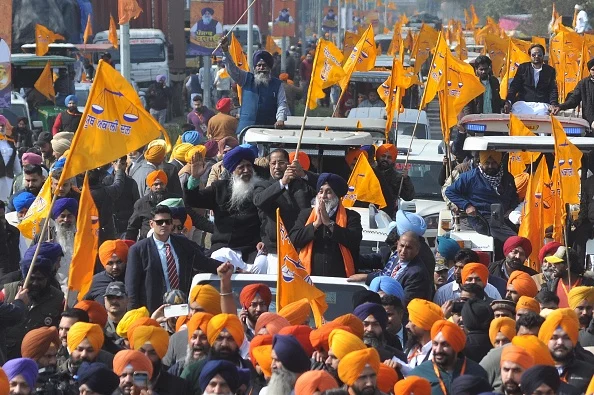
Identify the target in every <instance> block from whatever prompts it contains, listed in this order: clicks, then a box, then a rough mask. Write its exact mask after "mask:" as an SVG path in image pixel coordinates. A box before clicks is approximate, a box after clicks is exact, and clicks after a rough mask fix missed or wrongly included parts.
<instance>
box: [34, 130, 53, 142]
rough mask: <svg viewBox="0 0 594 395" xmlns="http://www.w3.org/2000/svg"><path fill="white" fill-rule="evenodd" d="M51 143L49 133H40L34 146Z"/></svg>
mask: <svg viewBox="0 0 594 395" xmlns="http://www.w3.org/2000/svg"><path fill="white" fill-rule="evenodd" d="M51 141H52V134H51V133H50V132H41V133H39V136H37V141H36V142H35V144H36V145H42V144H47V143H50V142H51Z"/></svg>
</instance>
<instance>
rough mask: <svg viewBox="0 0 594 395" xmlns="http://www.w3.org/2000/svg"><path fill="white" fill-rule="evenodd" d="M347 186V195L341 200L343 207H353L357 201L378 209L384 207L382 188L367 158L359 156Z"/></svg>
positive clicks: (384, 200)
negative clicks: (373, 205)
mask: <svg viewBox="0 0 594 395" xmlns="http://www.w3.org/2000/svg"><path fill="white" fill-rule="evenodd" d="M348 186H349V189H348V193H347V194H346V195H345V197H344V198H343V199H342V204H343V206H345V207H353V205H354V204H355V202H356V201H357V200H359V201H360V202H365V203H373V204H375V205H376V206H378V207H379V208H380V209H381V208H384V207H386V199H385V198H384V195H383V193H382V187H381V186H380V182H379V180H378V178H377V176H376V175H375V172H374V171H373V169H372V168H371V165H370V164H369V161H368V160H367V156H365V155H363V154H359V158H358V159H357V163H356V164H355V167H353V171H352V172H351V176H350V177H349V181H348Z"/></svg>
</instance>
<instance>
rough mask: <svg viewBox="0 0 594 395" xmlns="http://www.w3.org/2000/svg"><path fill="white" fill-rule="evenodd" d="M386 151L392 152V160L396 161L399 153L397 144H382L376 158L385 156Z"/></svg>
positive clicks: (377, 150) (378, 148)
mask: <svg viewBox="0 0 594 395" xmlns="http://www.w3.org/2000/svg"><path fill="white" fill-rule="evenodd" d="M385 153H388V154H390V156H391V157H392V160H393V161H395V160H396V156H397V155H398V150H397V149H396V146H395V145H394V144H382V145H380V146H379V147H377V149H376V151H375V159H376V160H379V158H380V157H381V156H383V155H384V154H385Z"/></svg>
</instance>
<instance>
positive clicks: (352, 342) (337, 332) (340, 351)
mask: <svg viewBox="0 0 594 395" xmlns="http://www.w3.org/2000/svg"><path fill="white" fill-rule="evenodd" d="M328 346H329V350H332V352H333V353H334V355H336V358H338V359H342V358H344V357H345V356H346V355H347V354H349V353H351V352H353V351H357V350H362V349H364V348H367V346H366V345H365V343H363V340H361V338H359V337H357V336H355V335H353V334H352V333H350V332H347V331H345V330H343V329H334V330H333V331H332V332H330V337H329V338H328Z"/></svg>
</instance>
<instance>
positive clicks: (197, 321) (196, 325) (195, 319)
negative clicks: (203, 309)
mask: <svg viewBox="0 0 594 395" xmlns="http://www.w3.org/2000/svg"><path fill="white" fill-rule="evenodd" d="M212 317H214V316H213V315H212V314H208V313H194V314H193V315H192V318H190V321H188V324H187V328H188V341H190V340H191V339H192V335H193V334H194V332H196V331H197V330H198V329H200V330H201V331H202V332H203V333H204V334H206V331H207V329H208V323H209V322H210V320H211V319H212Z"/></svg>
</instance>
